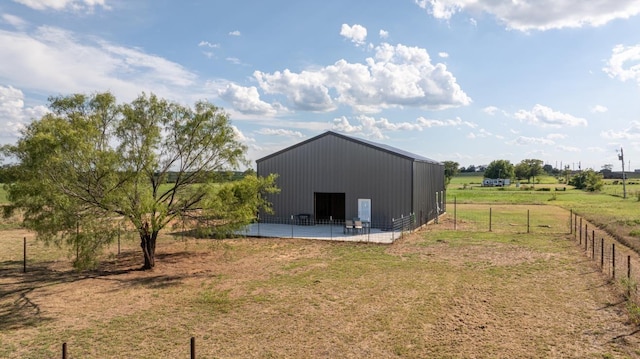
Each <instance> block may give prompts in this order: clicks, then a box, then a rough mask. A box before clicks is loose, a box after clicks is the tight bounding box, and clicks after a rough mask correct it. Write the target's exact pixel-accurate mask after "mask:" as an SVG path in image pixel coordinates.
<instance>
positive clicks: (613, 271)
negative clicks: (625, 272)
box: [611, 243, 616, 279]
mask: <svg viewBox="0 0 640 359" xmlns="http://www.w3.org/2000/svg"><path fill="white" fill-rule="evenodd" d="M611 275H612V276H613V278H614V279H615V278H616V244H615V243H611Z"/></svg>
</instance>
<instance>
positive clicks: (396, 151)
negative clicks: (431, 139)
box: [256, 131, 440, 163]
mask: <svg viewBox="0 0 640 359" xmlns="http://www.w3.org/2000/svg"><path fill="white" fill-rule="evenodd" d="M324 136H336V137H340V138H343V139H345V140H348V141H352V142H355V143H359V144H362V145H365V146H368V147H371V148H374V149H377V150H380V151H384V152H387V153H390V154H393V155H396V156H399V157H403V158H407V159H410V160H414V161H418V162H430V163H440V162H439V161H436V160H432V159H430V158H427V157H424V156H420V155H416V154H414V153H411V152H407V151H404V150H401V149H399V148H396V147H393V146H389V145H385V144H382V143H377V142H372V141H369V140H364V139H361V138H356V137H352V136H348V135H344V134H341V133H338V132H334V131H327V132H325V133H322V134H320V135H318V136H315V137H312V138H310V139H308V140H305V141H302V142H299V143H297V144H295V145H293V146H289V147H287V148H284V149H282V150H280V151H277V152H274V153H272V154H270V155H268V156H265V157H262V158H260V159H258V160H256V162H261V161H264V160H267V159H269V158H271V157H274V156H277V155H279V154H281V153H283V152H287V151H290V150H292V149H294V148H296V147H299V146H302V145H305V144H307V143H309V142H313V141H315V140H317V139H319V138H322V137H324Z"/></svg>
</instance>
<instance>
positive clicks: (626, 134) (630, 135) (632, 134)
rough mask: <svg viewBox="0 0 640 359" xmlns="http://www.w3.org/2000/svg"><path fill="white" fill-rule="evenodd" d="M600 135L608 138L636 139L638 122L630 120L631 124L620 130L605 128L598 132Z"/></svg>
mask: <svg viewBox="0 0 640 359" xmlns="http://www.w3.org/2000/svg"><path fill="white" fill-rule="evenodd" d="M600 135H601V136H602V137H604V138H606V139H610V140H619V139H627V140H637V139H640V122H639V121H631V126H629V127H628V128H626V129H624V130H621V131H615V130H607V131H604V132H602V133H600Z"/></svg>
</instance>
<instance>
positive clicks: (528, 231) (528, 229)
mask: <svg viewBox="0 0 640 359" xmlns="http://www.w3.org/2000/svg"><path fill="white" fill-rule="evenodd" d="M530 218H531V217H530V216H529V210H527V233H531V229H530V228H531V226H530V225H529V224H530Z"/></svg>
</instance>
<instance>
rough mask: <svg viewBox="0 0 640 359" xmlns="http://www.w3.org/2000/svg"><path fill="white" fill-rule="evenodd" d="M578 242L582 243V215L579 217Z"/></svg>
mask: <svg viewBox="0 0 640 359" xmlns="http://www.w3.org/2000/svg"><path fill="white" fill-rule="evenodd" d="M580 244H582V217H580Z"/></svg>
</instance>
